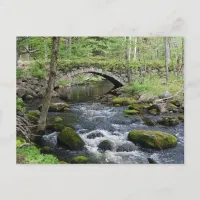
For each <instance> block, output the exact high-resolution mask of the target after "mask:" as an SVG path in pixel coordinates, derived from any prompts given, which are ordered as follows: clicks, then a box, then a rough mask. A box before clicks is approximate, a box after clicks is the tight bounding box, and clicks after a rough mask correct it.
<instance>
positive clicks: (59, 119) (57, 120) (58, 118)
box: [55, 117, 63, 123]
mask: <svg viewBox="0 0 200 200" xmlns="http://www.w3.org/2000/svg"><path fill="white" fill-rule="evenodd" d="M62 121H63V119H62V118H61V117H56V118H55V122H57V123H59V122H62Z"/></svg>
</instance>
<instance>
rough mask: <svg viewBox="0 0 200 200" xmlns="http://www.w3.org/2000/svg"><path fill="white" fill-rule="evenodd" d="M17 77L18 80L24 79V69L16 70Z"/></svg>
mask: <svg viewBox="0 0 200 200" xmlns="http://www.w3.org/2000/svg"><path fill="white" fill-rule="evenodd" d="M16 76H17V78H23V77H24V76H25V73H24V70H23V69H19V68H17V69H16Z"/></svg>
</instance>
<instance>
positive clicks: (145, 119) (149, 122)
mask: <svg viewBox="0 0 200 200" xmlns="http://www.w3.org/2000/svg"><path fill="white" fill-rule="evenodd" d="M140 117H141V118H142V120H143V122H144V123H145V124H146V125H147V126H155V124H156V122H155V121H154V120H153V119H152V118H150V117H146V116H143V115H141V116H140Z"/></svg>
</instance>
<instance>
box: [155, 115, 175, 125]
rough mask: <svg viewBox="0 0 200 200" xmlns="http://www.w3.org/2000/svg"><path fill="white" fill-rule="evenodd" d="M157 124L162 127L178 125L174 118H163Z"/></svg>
mask: <svg viewBox="0 0 200 200" xmlns="http://www.w3.org/2000/svg"><path fill="white" fill-rule="evenodd" d="M158 123H159V124H161V125H164V126H176V125H178V124H179V121H178V119H176V118H175V117H171V116H163V117H162V120H160V121H158Z"/></svg>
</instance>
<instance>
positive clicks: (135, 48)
mask: <svg viewBox="0 0 200 200" xmlns="http://www.w3.org/2000/svg"><path fill="white" fill-rule="evenodd" d="M134 42H135V46H134V57H133V61H135V60H136V59H137V37H135V41H134Z"/></svg>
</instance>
